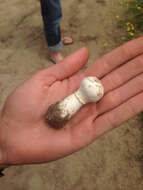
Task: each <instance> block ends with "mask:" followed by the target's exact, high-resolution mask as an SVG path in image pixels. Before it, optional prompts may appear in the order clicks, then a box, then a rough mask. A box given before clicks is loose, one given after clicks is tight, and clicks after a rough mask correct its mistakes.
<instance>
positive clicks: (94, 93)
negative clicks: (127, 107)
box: [46, 76, 104, 128]
mask: <svg viewBox="0 0 143 190" xmlns="http://www.w3.org/2000/svg"><path fill="white" fill-rule="evenodd" d="M103 94H104V88H103V85H102V84H101V82H100V80H99V79H98V78H97V77H92V76H90V77H86V78H84V79H83V81H82V82H81V84H80V87H79V89H78V90H77V91H76V92H74V93H73V94H71V95H70V96H68V97H66V98H65V99H63V100H62V101H60V102H57V103H56V104H52V105H51V106H50V107H49V109H48V111H47V114H46V122H48V124H49V125H50V126H51V127H54V128H62V127H64V125H65V124H66V123H67V122H68V121H69V120H70V119H71V117H72V116H73V115H74V114H75V113H76V112H77V111H78V110H79V109H80V108H81V107H82V106H83V105H84V104H87V103H89V102H97V101H99V100H100V99H101V98H102V97H103Z"/></svg>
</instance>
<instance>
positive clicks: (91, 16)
mask: <svg viewBox="0 0 143 190" xmlns="http://www.w3.org/2000/svg"><path fill="white" fill-rule="evenodd" d="M62 5H63V22H62V29H63V33H64V34H65V35H72V37H73V39H74V44H73V45H71V46H66V47H64V49H63V54H64V55H65V56H67V55H68V54H70V53H72V52H74V51H75V50H77V49H79V48H80V47H82V46H86V47H87V48H88V49H89V51H90V54H91V56H90V59H89V61H88V64H87V66H88V65H90V64H92V63H93V62H94V61H95V60H96V59H98V58H99V57H100V56H102V55H103V54H105V53H106V52H108V51H111V50H112V49H113V48H115V47H117V46H119V45H120V43H121V39H120V31H119V30H118V29H117V27H116V22H117V21H116V19H115V16H116V15H119V16H120V14H122V12H123V8H122V7H121V6H120V5H119V1H117V0H112V1H108V0H88V1H87V0H70V1H67V0H62ZM105 46H106V47H105ZM51 65H52V63H51V62H50V61H49V60H48V49H47V45H46V42H45V38H44V33H43V27H42V20H41V16H40V6H39V0H25V1H20V0H11V1H10V0H0V105H1V107H2V105H3V103H4V100H5V99H6V97H7V96H8V94H9V93H10V92H11V91H12V90H13V89H14V88H15V87H16V86H17V85H18V84H20V83H21V82H22V81H23V80H25V79H26V78H27V77H28V76H30V75H31V74H32V73H33V72H35V71H37V70H39V69H42V68H46V67H48V66H51ZM142 133H143V131H142V121H141V119H140V118H139V117H136V118H133V119H132V120H130V121H128V122H126V123H125V124H124V125H122V126H120V127H119V128H118V129H115V130H114V131H112V132H110V133H108V134H106V135H104V136H103V137H101V138H100V139H98V140H97V141H96V142H94V143H93V144H92V145H90V146H88V147H87V148H85V149H83V150H81V151H79V152H77V153H75V154H73V155H71V156H68V157H66V158H64V159H61V160H58V161H55V162H52V163H47V164H41V165H29V166H15V167H11V168H9V169H7V170H5V177H3V178H1V179H0V189H1V190H101V189H102V190H115V189H116V190H136V189H137V190H142V189H143V180H142V179H143V173H142V171H143V168H142V165H141V164H140V163H138V162H137V161H136V160H135V159H134V155H135V154H137V153H138V152H139V151H140V150H141V147H142V143H143V142H142V139H143V134H142Z"/></svg>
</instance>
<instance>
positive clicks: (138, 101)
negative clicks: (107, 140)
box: [93, 92, 143, 138]
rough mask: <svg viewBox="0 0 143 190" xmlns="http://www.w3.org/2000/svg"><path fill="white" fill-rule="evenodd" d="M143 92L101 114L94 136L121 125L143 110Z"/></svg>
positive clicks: (95, 125)
mask: <svg viewBox="0 0 143 190" xmlns="http://www.w3.org/2000/svg"><path fill="white" fill-rule="evenodd" d="M142 100H143V92H142V93H140V94H138V95H136V96H134V97H132V98H131V99H129V100H128V101H126V102H125V103H123V104H122V105H120V106H118V107H117V108H115V109H113V110H112V111H110V112H107V113H105V114H103V115H101V116H99V117H98V118H97V119H96V120H95V122H94V130H93V132H94V138H97V137H99V136H101V135H103V134H104V133H105V132H108V131H110V130H111V129H114V128H115V127H117V126H120V125H121V124H122V123H124V122H126V121H127V120H129V119H131V118H132V117H134V116H135V115H137V114H138V113H140V112H141V111H142V110H143V101H142Z"/></svg>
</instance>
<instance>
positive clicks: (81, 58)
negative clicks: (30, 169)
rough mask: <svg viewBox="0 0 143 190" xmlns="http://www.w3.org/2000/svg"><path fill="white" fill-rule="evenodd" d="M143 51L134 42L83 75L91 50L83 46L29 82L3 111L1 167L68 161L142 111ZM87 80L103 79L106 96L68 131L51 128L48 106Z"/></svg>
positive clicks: (80, 113)
mask: <svg viewBox="0 0 143 190" xmlns="http://www.w3.org/2000/svg"><path fill="white" fill-rule="evenodd" d="M142 49H143V39H142V38H141V39H137V40H134V41H131V42H129V43H127V44H125V45H123V46H121V47H119V48H117V49H115V50H113V51H112V52H111V53H109V54H107V55H105V56H103V57H102V58H100V59H99V60H97V61H96V62H95V63H94V64H93V65H92V66H91V67H89V68H88V69H86V70H84V71H82V72H80V73H79V72H78V71H79V70H80V69H81V68H82V67H83V66H84V65H85V64H86V62H87V60H88V51H87V49H86V48H82V49H80V50H79V51H77V52H75V53H74V54H72V55H70V56H69V57H67V58H65V59H64V61H63V62H61V63H60V64H57V65H54V66H52V67H50V68H48V69H44V70H41V71H39V72H37V73H36V74H34V75H33V76H32V77H31V78H30V79H29V80H27V81H26V82H24V83H23V84H22V85H21V86H20V87H18V88H17V89H16V90H15V91H14V92H13V93H12V94H11V95H10V96H9V97H8V99H7V101H6V103H5V105H4V107H3V109H2V111H1V124H0V148H1V155H2V158H1V160H2V163H10V164H19V163H40V162H47V161H51V160H55V159H58V158H61V157H64V156H66V155H69V154H71V153H72V152H75V151H77V150H79V149H81V148H83V147H85V146H86V145H88V144H89V143H91V142H93V141H94V140H95V139H96V138H97V137H99V136H101V135H103V134H104V133H105V132H107V131H109V130H111V129H113V128H115V127H116V126H119V125H121V124H122V123H123V122H125V121H126V120H128V119H130V118H131V117H133V116H134V115H136V114H138V113H139V112H140V111H142V109H143V103H142V98H143V85H142V84H143V63H142V60H143V55H142V53H143V50H142ZM77 72H78V73H77ZM85 76H97V77H98V78H99V79H101V81H102V84H103V86H104V88H105V95H104V97H103V98H102V99H101V100H100V101H99V102H98V103H96V104H95V103H89V104H87V105H85V106H84V107H83V108H81V109H80V110H79V111H78V113H77V114H76V115H75V116H74V117H73V118H72V119H71V120H70V121H69V122H68V123H67V125H66V126H65V127H64V128H63V129H60V130H56V129H53V128H52V127H51V126H48V124H47V123H46V122H45V115H46V112H47V109H48V107H49V106H50V105H51V104H53V103H55V102H57V101H59V100H61V99H63V98H64V97H66V96H68V95H69V94H71V93H73V92H74V91H75V90H76V89H77V88H78V87H79V84H80V82H81V80H82V79H83V78H84V77H85Z"/></svg>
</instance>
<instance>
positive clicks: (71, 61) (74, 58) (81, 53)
mask: <svg viewBox="0 0 143 190" xmlns="http://www.w3.org/2000/svg"><path fill="white" fill-rule="evenodd" d="M88 58H89V52H88V49H87V48H85V47H83V48H81V49H79V50H77V51H76V52H74V53H72V54H71V55H69V56H67V57H66V58H64V59H63V61H61V62H60V63H58V64H56V65H53V66H51V67H48V68H47V69H44V70H41V71H40V72H38V75H39V76H40V78H44V79H45V80H48V79H49V76H52V78H51V81H50V82H51V83H52V82H53V80H54V81H55V80H63V79H65V78H67V77H70V76H71V75H73V74H74V73H76V72H78V71H79V70H80V69H81V68H82V67H83V66H84V65H85V64H86V63H87V61H88Z"/></svg>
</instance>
